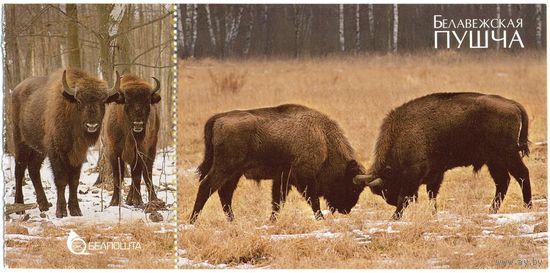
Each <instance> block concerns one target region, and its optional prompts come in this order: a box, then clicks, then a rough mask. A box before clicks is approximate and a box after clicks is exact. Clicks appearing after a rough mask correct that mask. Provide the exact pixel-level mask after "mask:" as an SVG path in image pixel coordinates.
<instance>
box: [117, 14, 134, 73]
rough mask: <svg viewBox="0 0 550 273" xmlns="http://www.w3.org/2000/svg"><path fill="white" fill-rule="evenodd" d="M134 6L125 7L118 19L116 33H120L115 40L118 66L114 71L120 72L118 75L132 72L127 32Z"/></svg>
mask: <svg viewBox="0 0 550 273" xmlns="http://www.w3.org/2000/svg"><path fill="white" fill-rule="evenodd" d="M133 8H134V6H133V5H131V4H126V5H125V10H124V11H123V15H122V18H121V19H120V26H119V29H118V33H121V34H120V35H118V36H117V38H116V39H115V40H116V41H115V42H116V43H115V44H116V46H115V48H116V49H117V50H118V54H116V57H117V60H118V63H119V64H120V65H117V66H116V70H117V71H118V72H120V74H126V73H129V72H134V71H132V64H131V62H132V61H131V57H130V56H131V55H132V51H131V48H132V47H131V46H130V40H129V37H128V34H129V33H128V30H129V29H130V25H131V21H130V20H131V19H132V14H133V12H132V10H133Z"/></svg>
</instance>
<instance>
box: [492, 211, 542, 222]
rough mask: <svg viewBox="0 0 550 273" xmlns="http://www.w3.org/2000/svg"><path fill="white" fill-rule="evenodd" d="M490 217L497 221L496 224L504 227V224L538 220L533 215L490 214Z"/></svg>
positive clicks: (523, 213)
mask: <svg viewBox="0 0 550 273" xmlns="http://www.w3.org/2000/svg"><path fill="white" fill-rule="evenodd" d="M489 217H491V218H493V219H495V223H497V224H499V225H502V224H510V223H521V222H527V221H534V220H536V219H537V218H536V217H535V215H533V213H525V212H522V213H506V214H501V213H499V214H490V215H489Z"/></svg>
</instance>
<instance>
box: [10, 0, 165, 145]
mask: <svg viewBox="0 0 550 273" xmlns="http://www.w3.org/2000/svg"><path fill="white" fill-rule="evenodd" d="M171 15H172V12H171V5H137V4H130V5H121V4H114V5H77V4H41V5H5V37H4V39H5V43H6V47H5V54H6V57H5V58H6V59H5V62H4V68H3V69H4V99H5V102H6V103H5V105H6V107H5V109H6V113H7V112H8V111H10V103H9V98H10V96H9V94H10V92H11V90H12V89H13V88H14V87H15V86H16V85H17V84H18V83H19V82H20V81H22V80H24V79H25V78H27V77H30V76H41V75H47V74H49V73H50V72H52V71H55V70H57V69H59V68H62V67H69V66H70V67H78V68H81V69H83V70H85V71H88V72H90V73H97V74H98V75H99V76H101V77H102V78H103V79H106V80H107V81H108V82H110V83H112V82H113V77H114V71H115V70H117V71H118V72H120V73H121V74H124V73H134V74H137V75H139V76H141V77H143V78H146V79H147V78H149V79H150V77H152V76H154V77H157V78H158V79H160V80H161V86H162V89H161V92H162V93H161V96H162V98H163V99H162V113H163V117H164V118H163V121H164V122H162V127H161V133H160V138H159V141H160V146H162V147H163V146H165V145H167V144H170V143H171V134H170V133H169V132H170V130H171V122H169V121H170V117H171V114H170V111H171V110H170V109H171V108H170V107H171V105H172V102H171V95H170V94H171V91H170V90H171V86H172V79H173V73H172V70H171V69H172V67H173V65H172V61H171V56H172V53H173V51H172V45H171V42H172V41H173V33H172V31H171V30H172V27H171V25H172V23H171V18H170V17H171ZM6 113H4V114H6ZM5 117H6V118H7V117H8V115H5ZM5 124H9V122H6V123H5ZM5 129H6V130H8V131H7V134H6V135H7V136H8V137H9V135H10V134H9V128H5ZM5 143H7V144H8V143H9V139H8V141H6V142H5ZM5 148H6V150H7V151H10V148H9V146H8V147H5Z"/></svg>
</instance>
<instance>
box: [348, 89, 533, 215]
mask: <svg viewBox="0 0 550 273" xmlns="http://www.w3.org/2000/svg"><path fill="white" fill-rule="evenodd" d="M528 125H529V121H528V117H527V113H526V111H525V109H524V108H523V106H522V105H521V104H519V103H517V102H515V101H512V100H509V99H506V98H503V97H500V96H495V95H485V94H479V93H435V94H431V95H427V96H424V97H421V98H417V99H414V100H412V101H410V102H407V103H405V104H404V105H402V106H400V107H398V108H396V109H394V110H393V111H391V112H390V113H389V114H388V116H387V117H386V118H385V119H384V122H383V124H382V126H381V129H380V134H379V136H378V140H377V143H376V147H375V152H374V160H373V164H372V166H371V168H370V170H369V171H368V174H367V175H362V176H359V177H357V178H356V179H355V183H356V184H358V185H366V184H369V186H370V189H371V191H372V192H373V193H375V194H377V195H381V196H382V197H383V198H384V199H385V200H386V202H387V203H388V204H390V205H393V206H396V210H395V212H394V214H393V218H394V219H399V218H400V217H401V216H402V213H403V210H404V209H405V207H406V206H407V204H408V203H409V202H410V201H415V200H416V196H417V192H418V188H419V186H420V185H421V184H426V189H427V191H428V196H429V198H430V199H431V200H433V201H434V208H436V207H435V199H436V197H437V194H438V192H439V188H440V186H441V183H442V181H443V174H444V173H445V171H447V170H449V169H452V168H455V167H460V166H473V168H474V171H475V172H477V171H479V170H480V169H481V167H482V166H484V165H487V167H488V168H489V172H490V174H491V176H492V178H493V180H494V182H495V185H496V193H495V196H494V198H493V201H492V205H491V211H492V212H497V211H498V209H499V207H500V205H501V203H502V200H503V199H504V196H505V195H506V192H507V190H508V184H509V182H510V176H509V175H510V174H511V175H512V176H513V177H514V178H515V179H516V180H517V181H518V183H519V185H520V186H521V190H522V194H523V202H524V204H525V206H526V207H528V208H530V207H531V184H530V180H529V170H528V169H527V167H526V166H525V164H524V163H523V161H522V157H523V156H524V155H528V154H529V148H528V146H527V145H528V140H527V133H528ZM434 212H435V210H434Z"/></svg>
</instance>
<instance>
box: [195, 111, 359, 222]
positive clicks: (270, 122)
mask: <svg viewBox="0 0 550 273" xmlns="http://www.w3.org/2000/svg"><path fill="white" fill-rule="evenodd" d="M204 142H205V154H204V161H203V162H202V164H201V165H200V166H199V168H198V172H199V174H200V186H199V191H198V193H197V199H196V201H195V206H194V207H193V212H192V214H191V220H190V221H191V223H193V222H194V221H195V220H196V218H197V216H198V214H199V213H200V211H201V210H202V208H203V207H204V204H205V203H206V201H207V199H208V198H209V197H210V195H211V194H212V193H214V192H215V191H218V195H219V197H220V201H221V204H222V207H223V210H224V212H225V214H226V215H227V217H228V220H229V221H231V220H233V218H234V216H233V210H232V208H231V199H232V197H233V192H234V191H235V188H236V187H237V183H238V182H239V178H240V177H241V176H242V175H243V174H244V176H245V177H246V178H249V179H254V180H261V179H271V180H273V187H272V198H273V199H272V206H273V211H272V215H271V219H272V220H275V219H276V217H277V214H278V212H279V210H280V208H281V206H282V205H283V204H284V202H285V200H286V197H287V194H288V191H289V188H290V186H294V187H296V188H297V190H298V191H299V192H300V193H301V194H302V195H303V196H304V198H305V199H306V200H307V202H308V203H309V205H310V206H311V208H312V209H313V212H314V215H315V217H316V218H317V219H321V218H323V216H322V214H321V209H320V206H319V197H324V198H325V200H326V201H327V204H328V206H329V208H330V210H331V211H332V212H334V211H338V212H340V213H349V212H350V211H351V209H352V208H353V206H355V204H356V203H357V200H358V198H359V195H360V194H361V192H362V191H363V189H364V187H365V186H364V185H356V184H354V183H353V178H354V177H355V176H357V175H362V174H365V172H364V168H363V167H362V166H361V165H360V164H359V163H357V161H355V154H354V151H353V149H352V147H351V146H350V144H349V142H348V140H347V139H346V137H345V136H344V134H343V132H342V130H341V129H340V128H339V127H338V125H337V124H336V123H335V122H334V121H332V120H331V119H329V118H328V117H327V116H326V115H324V114H322V113H320V112H318V111H315V110H313V109H310V108H307V107H304V106H301V105H281V106H277V107H271V108H260V109H253V110H246V111H231V112H226V113H221V114H217V115H214V116H213V117H211V118H210V119H209V120H208V121H207V122H206V125H205V127H204Z"/></svg>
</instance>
